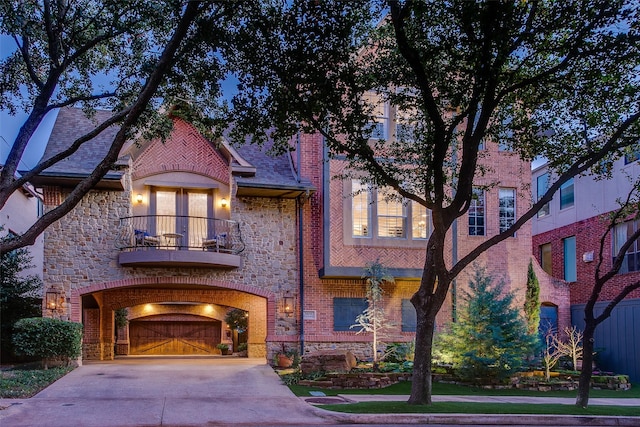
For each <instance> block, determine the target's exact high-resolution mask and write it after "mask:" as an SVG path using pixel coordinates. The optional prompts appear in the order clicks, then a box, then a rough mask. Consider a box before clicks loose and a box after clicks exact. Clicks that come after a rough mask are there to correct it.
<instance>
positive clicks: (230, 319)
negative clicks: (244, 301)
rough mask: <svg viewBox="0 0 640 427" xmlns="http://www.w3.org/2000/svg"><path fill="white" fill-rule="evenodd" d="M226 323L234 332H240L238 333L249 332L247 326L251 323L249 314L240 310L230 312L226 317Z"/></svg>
mask: <svg viewBox="0 0 640 427" xmlns="http://www.w3.org/2000/svg"><path fill="white" fill-rule="evenodd" d="M224 321H225V322H226V324H227V325H229V328H231V330H232V331H238V333H240V334H241V333H243V332H244V331H246V330H247V325H248V323H249V318H248V313H247V312H246V311H244V310H240V309H239V308H234V309H233V310H230V311H229V312H228V313H227V315H226V316H225V317H224Z"/></svg>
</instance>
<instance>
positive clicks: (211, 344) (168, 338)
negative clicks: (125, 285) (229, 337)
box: [129, 320, 220, 355]
mask: <svg viewBox="0 0 640 427" xmlns="http://www.w3.org/2000/svg"><path fill="white" fill-rule="evenodd" d="M129 340H130V344H131V346H130V354H164V355H168V354H215V353H216V351H215V349H216V344H218V343H219V342H220V322H219V321H211V322H187V321H180V322H175V321H174V322H159V321H135V320H134V321H132V322H131V323H130V324H129Z"/></svg>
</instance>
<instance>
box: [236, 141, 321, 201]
mask: <svg viewBox="0 0 640 427" xmlns="http://www.w3.org/2000/svg"><path fill="white" fill-rule="evenodd" d="M270 148H271V144H269V143H267V144H265V145H264V146H262V147H260V146H258V145H254V144H244V145H242V146H239V147H235V149H236V151H237V152H238V154H240V155H241V156H242V158H243V159H244V160H246V161H247V162H249V163H251V165H253V166H254V167H255V168H256V173H255V176H249V177H247V176H239V177H236V182H237V183H238V187H257V188H259V187H262V188H283V189H292V190H293V189H297V190H313V186H312V185H311V183H310V182H309V181H308V180H305V179H302V180H301V181H298V180H297V178H296V174H295V171H294V170H293V168H292V165H291V163H290V160H289V158H288V156H289V154H286V153H285V154H282V155H277V156H272V155H270V154H269V153H268V151H269V149H270Z"/></svg>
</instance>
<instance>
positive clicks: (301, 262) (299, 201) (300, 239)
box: [296, 196, 304, 356]
mask: <svg viewBox="0 0 640 427" xmlns="http://www.w3.org/2000/svg"><path fill="white" fill-rule="evenodd" d="M303 197H304V196H300V197H298V199H297V200H296V204H297V205H298V244H299V245H300V246H299V249H298V252H299V256H298V262H299V265H298V271H299V274H300V278H299V283H300V355H301V356H302V355H303V354H304V245H303V227H302V220H303V211H302V205H303V204H304V199H302V198H303Z"/></svg>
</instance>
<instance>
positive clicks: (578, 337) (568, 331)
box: [561, 326, 583, 371]
mask: <svg viewBox="0 0 640 427" xmlns="http://www.w3.org/2000/svg"><path fill="white" fill-rule="evenodd" d="M563 332H564V334H565V336H566V337H567V338H566V340H565V341H563V342H562V343H561V348H562V351H563V353H564V354H565V355H566V356H568V357H570V358H571V363H573V365H572V366H573V370H574V371H575V370H577V369H578V368H577V366H578V359H582V338H583V336H582V335H583V334H582V331H580V330H579V329H578V328H577V327H575V326H571V327H569V326H567V327H565V328H564V329H563Z"/></svg>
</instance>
